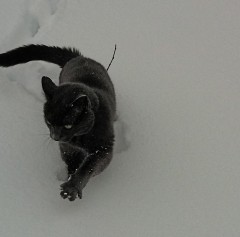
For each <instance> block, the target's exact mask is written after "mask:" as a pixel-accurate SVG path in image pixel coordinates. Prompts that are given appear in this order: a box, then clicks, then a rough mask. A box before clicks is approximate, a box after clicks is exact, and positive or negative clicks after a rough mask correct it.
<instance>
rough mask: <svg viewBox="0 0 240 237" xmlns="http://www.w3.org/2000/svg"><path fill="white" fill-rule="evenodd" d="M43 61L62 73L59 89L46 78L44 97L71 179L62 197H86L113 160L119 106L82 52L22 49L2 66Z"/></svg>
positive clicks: (0, 58) (102, 72)
mask: <svg viewBox="0 0 240 237" xmlns="http://www.w3.org/2000/svg"><path fill="white" fill-rule="evenodd" d="M32 60H43V61H47V62H51V63H55V64H57V65H59V66H60V67H63V69H62V71H61V74H60V77H59V86H57V85H55V84H54V83H53V82H52V80H51V79H50V78H48V77H43V78H42V87H43V91H44V93H45V96H46V103H45V104H44V118H45V121H46V124H47V126H48V127H49V130H50V136H51V137H52V138H53V139H54V140H56V141H59V146H60V151H61V156H62V159H63V160H64V161H65V163H66V164H67V168H68V174H69V179H68V181H67V182H65V183H63V184H62V185H61V188H62V191H61V196H62V197H63V198H68V199H69V200H70V201H73V200H75V199H76V197H79V198H81V197H82V189H83V188H84V187H85V185H86V184H87V182H88V181H89V179H90V178H91V177H93V176H95V175H97V174H99V173H100V172H102V171H103V170H104V169H105V168H106V167H107V165H108V164H109V163H110V161H111V159H112V151H113V144H114V131H113V122H114V119H115V111H116V100H115V92H114V87H113V84H112V82H111V79H110V77H109V75H108V73H107V71H106V69H105V68H104V67H103V66H102V65H101V64H100V63H98V62H96V61H94V60H92V59H89V58H85V57H83V56H82V55H81V54H80V53H79V52H78V50H76V49H71V48H59V47H49V46H45V45H28V46H23V47H20V48H17V49H14V50H11V51H9V52H7V53H3V54H0V66H3V67H8V66H13V65H16V64H20V63H26V62H29V61H32Z"/></svg>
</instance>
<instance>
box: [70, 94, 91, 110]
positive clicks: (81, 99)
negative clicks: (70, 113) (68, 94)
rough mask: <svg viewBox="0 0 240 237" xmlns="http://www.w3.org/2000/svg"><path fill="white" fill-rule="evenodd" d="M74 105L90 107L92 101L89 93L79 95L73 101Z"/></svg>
mask: <svg viewBox="0 0 240 237" xmlns="http://www.w3.org/2000/svg"><path fill="white" fill-rule="evenodd" d="M72 105H74V106H78V107H79V108H90V107H91V102H90V100H89V98H88V96H87V95H79V96H78V97H77V98H76V99H75V100H74V101H73V102H72Z"/></svg>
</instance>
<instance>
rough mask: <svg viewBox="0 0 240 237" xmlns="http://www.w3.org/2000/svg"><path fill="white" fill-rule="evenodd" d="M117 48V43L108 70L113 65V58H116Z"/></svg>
mask: <svg viewBox="0 0 240 237" xmlns="http://www.w3.org/2000/svg"><path fill="white" fill-rule="evenodd" d="M116 50H117V45H116V44H115V48H114V52H113V56H112V60H111V62H110V63H109V65H108V67H107V71H108V69H109V68H110V66H111V64H112V61H113V59H114V56H115V53H116Z"/></svg>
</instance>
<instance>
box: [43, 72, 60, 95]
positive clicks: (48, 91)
mask: <svg viewBox="0 0 240 237" xmlns="http://www.w3.org/2000/svg"><path fill="white" fill-rule="evenodd" d="M42 88H43V91H44V93H45V95H46V98H47V99H51V98H52V96H53V94H54V91H55V89H56V88H57V86H56V85H55V84H54V83H53V81H52V80H51V79H50V78H49V77H42Z"/></svg>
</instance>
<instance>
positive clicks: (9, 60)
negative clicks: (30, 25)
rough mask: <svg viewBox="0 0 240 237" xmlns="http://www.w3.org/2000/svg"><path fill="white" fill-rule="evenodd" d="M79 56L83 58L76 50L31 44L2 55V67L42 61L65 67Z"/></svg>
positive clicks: (0, 62) (0, 60)
mask: <svg viewBox="0 0 240 237" xmlns="http://www.w3.org/2000/svg"><path fill="white" fill-rule="evenodd" d="M78 56H81V54H80V52H79V51H78V50H77V49H75V48H65V47H63V48H60V47H55V46H46V45H34V44H31V45H24V46H22V47H19V48H16V49H13V50H10V51H8V52H6V53H2V54H0V66H1V67H10V66H14V65H17V64H21V63H27V62H30V61H37V60H40V61H46V62H49V63H54V64H57V65H59V66H60V67H63V66H64V65H65V64H66V63H67V62H68V61H69V60H71V59H72V58H75V57H78Z"/></svg>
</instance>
